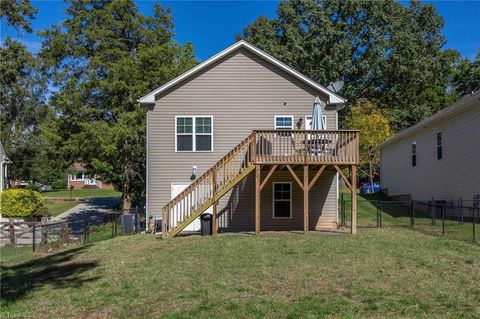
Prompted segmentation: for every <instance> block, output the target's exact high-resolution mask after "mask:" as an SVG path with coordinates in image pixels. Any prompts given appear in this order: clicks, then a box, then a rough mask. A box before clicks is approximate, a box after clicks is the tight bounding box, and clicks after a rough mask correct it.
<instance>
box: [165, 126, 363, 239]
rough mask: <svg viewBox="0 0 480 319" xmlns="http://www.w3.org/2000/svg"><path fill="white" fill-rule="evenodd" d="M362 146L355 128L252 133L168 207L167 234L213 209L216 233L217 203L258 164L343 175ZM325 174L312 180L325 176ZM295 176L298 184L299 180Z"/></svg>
mask: <svg viewBox="0 0 480 319" xmlns="http://www.w3.org/2000/svg"><path fill="white" fill-rule="evenodd" d="M358 143H359V132H358V131H352V130H335V131H327V130H321V131H311V130H308V131H305V130H288V131H277V130H256V131H253V132H252V133H251V134H250V135H249V136H248V137H247V138H245V139H244V140H243V141H242V142H240V144H238V145H237V146H236V147H235V148H233V149H232V150H231V151H230V152H229V153H228V154H227V155H225V156H224V157H223V158H222V159H221V160H219V161H218V162H217V163H216V164H215V165H213V166H212V167H211V168H210V169H209V170H208V171H206V172H205V173H204V174H203V175H201V176H200V177H199V178H197V179H196V180H195V181H194V182H192V184H190V185H189V186H188V187H187V188H186V189H185V190H184V191H183V192H181V193H180V194H178V195H177V196H176V197H175V198H173V199H172V200H171V201H170V202H169V203H168V204H167V205H165V206H164V207H163V209H162V236H163V237H164V238H165V237H174V236H175V235H177V234H178V233H179V232H181V231H182V230H183V229H185V227H187V226H188V225H189V224H190V223H191V222H193V221H194V220H195V219H196V218H197V217H199V216H200V214H202V213H203V212H205V211H206V210H207V209H208V208H210V207H211V206H213V223H212V226H213V228H214V229H216V203H217V202H218V200H219V199H220V198H221V197H222V196H223V195H225V194H226V193H227V192H228V191H229V190H231V189H232V188H233V187H234V186H235V185H236V184H238V183H239V182H240V181H241V180H242V179H244V178H245V177H246V176H247V175H248V174H250V173H251V172H252V171H253V170H254V169H255V166H257V168H259V170H261V167H262V166H264V165H272V166H274V167H275V168H276V167H277V166H279V165H281V166H286V167H287V168H288V169H289V170H292V168H291V167H290V165H294V166H295V165H302V166H308V165H313V166H323V168H322V169H321V171H323V170H324V169H325V167H326V166H332V167H335V168H336V170H338V171H339V172H340V173H341V171H340V169H341V168H344V167H347V166H349V165H350V166H351V165H357V164H358V160H359V152H358ZM275 168H273V169H272V170H271V173H269V176H270V175H271V174H272V173H273V172H274V170H275ZM321 171H320V172H319V173H318V174H317V176H316V177H315V178H314V180H313V181H312V182H315V180H316V179H317V178H318V177H319V176H320V174H321ZM292 174H293V175H294V177H295V178H296V180H297V182H298V181H299V180H298V178H297V176H296V175H295V174H294V173H293V172H292ZM341 175H342V177H344V176H343V174H341ZM258 176H260V173H259V174H258ZM256 178H257V177H256ZM267 180H268V177H267ZM265 182H266V180H265V181H264V183H265ZM260 189H261V187H260ZM257 191H258V190H257Z"/></svg>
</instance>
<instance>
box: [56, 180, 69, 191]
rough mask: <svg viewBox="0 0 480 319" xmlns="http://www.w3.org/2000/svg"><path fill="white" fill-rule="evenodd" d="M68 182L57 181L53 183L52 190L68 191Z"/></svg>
mask: <svg viewBox="0 0 480 319" xmlns="http://www.w3.org/2000/svg"><path fill="white" fill-rule="evenodd" d="M66 188H67V181H66V180H65V179H57V180H56V181H54V182H53V183H52V189H66Z"/></svg>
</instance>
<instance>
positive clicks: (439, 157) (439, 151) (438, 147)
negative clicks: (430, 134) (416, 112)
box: [437, 132, 443, 159]
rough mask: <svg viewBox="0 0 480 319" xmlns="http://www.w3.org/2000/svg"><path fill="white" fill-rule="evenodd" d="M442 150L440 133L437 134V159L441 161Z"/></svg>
mask: <svg viewBox="0 0 480 319" xmlns="http://www.w3.org/2000/svg"><path fill="white" fill-rule="evenodd" d="M442 157H443V149H442V132H438V133H437V159H442Z"/></svg>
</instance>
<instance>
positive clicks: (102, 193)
mask: <svg viewBox="0 0 480 319" xmlns="http://www.w3.org/2000/svg"><path fill="white" fill-rule="evenodd" d="M42 195H43V196H44V197H70V191H69V190H67V189H60V190H51V191H44V192H42ZM120 196H122V193H120V192H117V191H114V190H109V189H100V188H80V189H74V190H72V197H120Z"/></svg>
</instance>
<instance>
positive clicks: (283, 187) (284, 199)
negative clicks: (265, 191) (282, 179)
mask: <svg viewBox="0 0 480 319" xmlns="http://www.w3.org/2000/svg"><path fill="white" fill-rule="evenodd" d="M273 218H292V183H289V182H287V183H273Z"/></svg>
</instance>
